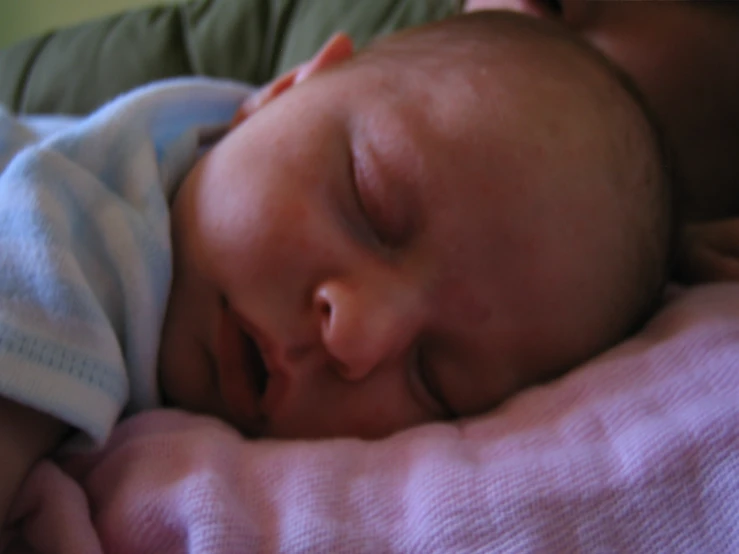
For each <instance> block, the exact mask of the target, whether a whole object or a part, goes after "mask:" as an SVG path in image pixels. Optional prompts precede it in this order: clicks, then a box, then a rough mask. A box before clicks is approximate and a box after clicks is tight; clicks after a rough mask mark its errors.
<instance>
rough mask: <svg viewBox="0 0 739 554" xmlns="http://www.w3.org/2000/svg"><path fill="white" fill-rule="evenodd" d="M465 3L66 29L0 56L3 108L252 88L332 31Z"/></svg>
mask: <svg viewBox="0 0 739 554" xmlns="http://www.w3.org/2000/svg"><path fill="white" fill-rule="evenodd" d="M459 4H460V1H459V0H191V1H189V2H186V3H182V4H174V5H173V4H167V5H163V6H160V7H153V8H143V9H138V10H134V11H130V12H126V13H123V14H120V15H116V16H111V17H107V18H103V19H99V20H95V21H92V22H89V23H84V24H81V25H76V26H73V27H69V28H65V29H60V30H57V31H55V32H52V33H49V34H46V35H44V36H40V37H36V38H32V39H29V40H25V41H23V42H20V43H17V44H15V45H12V46H10V47H8V48H5V49H3V50H0V76H2V78H1V79H0V103H2V104H4V105H5V106H7V107H8V108H9V109H11V110H13V111H16V112H19V113H70V114H79V113H86V112H89V111H90V110H92V109H94V108H95V107H97V106H99V105H100V104H101V103H103V102H105V101H106V100H109V99H110V98H112V97H114V96H115V95H117V94H118V93H120V92H122V91H125V90H128V89H130V88H133V87H135V86H137V85H140V84H142V83H145V82H148V81H152V80H156V79H161V78H165V77H171V76H175V75H193V74H195V75H209V76H216V77H226V78H231V79H238V80H242V81H247V82H250V83H254V84H261V83H264V82H265V81H268V80H269V79H270V78H272V77H273V76H274V75H277V74H279V73H281V72H283V71H285V70H286V69H289V68H291V67H293V66H294V65H295V64H297V63H299V62H301V61H303V60H305V59H306V58H308V57H309V56H310V55H311V54H312V53H313V52H315V51H316V50H317V49H318V48H319V47H320V45H321V44H322V43H323V42H324V41H325V40H326V39H327V38H328V37H329V36H330V35H331V34H332V33H334V32H336V31H338V30H343V31H346V32H348V33H349V34H350V35H351V36H352V37H353V38H354V40H355V42H356V44H357V46H359V47H361V46H362V45H363V44H365V43H366V42H367V41H369V40H370V39H372V38H373V37H375V36H378V35H381V34H385V33H389V32H392V31H394V30H397V29H399V28H402V27H407V26H412V25H417V24H420V23H423V22H427V21H432V20H436V19H440V18H442V17H446V16H448V15H451V14H452V13H455V12H456V11H457V10H458V7H459Z"/></svg>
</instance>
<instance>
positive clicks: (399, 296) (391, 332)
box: [315, 281, 420, 381]
mask: <svg viewBox="0 0 739 554" xmlns="http://www.w3.org/2000/svg"><path fill="white" fill-rule="evenodd" d="M315 304H316V309H317V310H318V311H319V313H320V318H321V335H322V339H323V343H324V345H325V348H326V349H327V350H328V353H329V354H330V355H331V356H332V357H333V358H334V359H335V360H336V361H337V362H338V364H337V366H336V370H337V371H338V372H339V374H340V375H341V376H342V377H343V378H345V379H347V380H351V381H358V380H361V379H363V378H364V377H366V376H367V375H368V374H370V373H371V372H372V371H373V370H374V369H375V368H376V367H378V366H379V365H381V364H383V363H386V362H388V361H392V360H402V359H404V357H405V354H406V353H407V352H408V350H409V348H410V347H411V346H412V344H413V341H414V339H415V337H416V336H417V335H418V330H419V327H420V325H419V323H420V317H419V310H418V309H417V308H416V302H415V299H414V295H413V294H412V292H411V291H407V290H405V289H404V288H403V287H395V288H393V289H391V290H387V289H386V290H382V291H378V293H376V294H373V293H372V291H371V290H362V289H359V288H357V287H353V286H351V285H349V284H347V283H342V282H338V281H334V282H329V283H325V284H324V285H322V286H321V287H320V288H319V289H318V290H317V291H316V295H315Z"/></svg>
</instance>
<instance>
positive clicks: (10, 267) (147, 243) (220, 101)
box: [0, 78, 251, 444]
mask: <svg viewBox="0 0 739 554" xmlns="http://www.w3.org/2000/svg"><path fill="white" fill-rule="evenodd" d="M250 91H251V89H250V88H249V87H247V86H245V85H240V84H236V83H230V82H225V81H214V80H208V79H194V78H189V79H177V80H172V81H164V82H161V83H157V84H153V85H149V86H146V87H144V88H141V89H138V90H136V91H133V92H131V93H128V94H125V95H123V96H121V97H119V98H118V99H116V100H114V101H113V102H111V103H110V104H108V105H106V106H104V107H103V108H101V109H100V110H98V111H97V112H95V113H94V114H92V115H91V116H89V117H86V118H83V119H80V120H74V119H69V118H66V119H53V120H26V121H23V120H18V119H16V118H14V117H13V116H12V115H10V114H9V113H7V112H6V111H4V110H3V109H2V108H0V170H2V173H0V394H1V395H4V396H6V397H9V398H12V399H14V400H16V401H18V402H21V403H23V404H26V405H29V406H32V407H34V408H36V409H39V410H41V411H44V412H47V413H50V414H52V415H54V416H56V417H57V418H59V419H61V420H63V421H65V422H66V423H68V424H69V425H71V426H73V427H76V428H78V429H81V430H82V431H84V432H85V433H86V435H87V436H88V437H89V438H91V439H92V440H93V442H94V443H96V444H100V443H101V442H103V441H104V440H105V439H106V438H107V436H108V434H109V432H110V429H111V427H112V426H113V424H114V423H115V421H116V420H117V419H118V417H119V416H120V415H121V412H122V410H123V409H124V408H126V407H127V408H128V409H130V410H132V411H136V410H140V409H144V408H147V407H152V406H154V405H156V404H157V402H158V392H157V381H156V356H157V349H158V343H159V333H160V328H161V324H162V319H163V317H164V311H165V308H166V301H167V296H168V293H169V285H170V279H171V272H172V264H171V246H170V236H169V199H170V198H171V195H172V194H173V192H174V191H175V189H176V186H177V185H178V183H179V182H180V180H181V179H182V177H183V176H184V175H185V174H186V172H187V171H188V169H189V168H190V167H191V166H192V164H193V163H194V161H195V160H196V158H197V156H198V152H199V149H200V148H201V146H202V143H203V140H204V139H205V138H210V137H212V136H213V135H214V134H216V135H217V134H218V132H222V131H223V130H224V129H225V126H226V125H227V124H228V122H229V121H230V119H231V117H232V115H233V113H234V111H235V110H236V108H237V107H238V105H239V104H240V103H241V102H242V101H243V100H244V98H246V97H247V96H248V95H249V93H250Z"/></svg>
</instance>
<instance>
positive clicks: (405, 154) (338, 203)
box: [0, 13, 672, 516]
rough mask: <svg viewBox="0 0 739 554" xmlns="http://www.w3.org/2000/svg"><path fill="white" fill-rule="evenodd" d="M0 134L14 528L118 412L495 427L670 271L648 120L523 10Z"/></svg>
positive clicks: (4, 429) (254, 427) (276, 421)
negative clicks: (44, 467)
mask: <svg viewBox="0 0 739 554" xmlns="http://www.w3.org/2000/svg"><path fill="white" fill-rule="evenodd" d="M442 45H443V47H441V46H442ZM234 114H235V115H234ZM0 141H2V142H1V143H0V167H2V166H4V170H3V173H2V175H1V176H0V241H2V243H3V247H2V255H1V257H0V259H1V260H2V265H1V266H0V267H1V268H2V273H1V274H0V283H1V284H2V288H1V291H0V356H1V357H2V370H0V393H1V394H2V395H3V396H4V397H5V398H6V400H4V401H2V402H0V449H1V450H2V451H3V452H4V453H5V452H8V455H7V460H9V461H8V463H7V464H6V466H5V467H4V468H3V469H2V470H0V471H2V472H3V473H2V476H1V477H2V484H0V499H5V501H4V503H3V502H0V516H3V515H4V513H5V509H6V508H7V499H9V498H10V497H11V496H12V494H13V492H14V490H15V488H16V487H17V485H18V483H19V482H20V480H21V479H22V476H23V475H24V474H25V472H26V471H27V469H28V467H30V465H31V463H32V462H33V461H34V460H36V459H38V458H39V457H41V456H42V455H43V454H44V453H46V452H48V451H49V449H51V448H53V446H54V445H56V444H58V442H59V440H60V439H61V438H62V436H63V435H64V434H65V433H66V430H67V429H75V430H82V431H83V433H82V435H84V436H85V437H87V438H89V439H92V441H93V442H95V443H98V444H99V443H101V442H103V441H104V440H105V439H106V437H107V435H108V433H109V432H110V429H111V427H112V425H113V424H114V423H115V421H116V420H117V419H118V418H119V417H120V415H121V412H122V410H126V411H128V412H132V411H138V410H142V409H147V408H151V407H155V406H157V405H161V404H165V405H170V406H178V407H181V408H184V409H188V410H192V411H196V412H202V413H207V414H212V415H215V416H217V417H220V418H223V419H225V420H227V421H228V422H230V423H232V424H233V425H235V426H236V427H238V428H239V429H240V430H241V431H242V432H243V433H244V434H245V435H246V436H249V437H262V436H270V437H291V438H299V437H300V438H308V437H310V438H321V437H333V436H347V435H348V436H358V437H362V438H379V437H383V436H387V435H388V434H391V433H393V432H395V431H398V430H400V429H404V428H407V427H409V426H414V425H418V424H422V423H424V422H430V421H436V420H449V419H454V418H460V417H465V416H472V415H475V414H480V413H483V412H485V411H489V410H491V409H492V408H494V407H495V406H497V405H498V404H500V403H501V402H503V401H504V400H505V399H507V398H509V397H510V396H511V395H513V394H514V393H516V392H517V391H519V390H521V389H522V388H524V387H527V386H531V385H533V384H535V383H539V382H543V381H546V380H549V379H552V378H554V377H556V376H558V375H560V374H562V373H563V372H565V371H566V370H567V369H569V368H572V367H574V366H575V365H577V364H579V363H581V362H583V361H584V360H587V359H589V358H591V357H593V356H594V355H596V354H598V353H600V352H602V351H603V350H605V349H607V348H608V347H610V346H611V345H613V344H615V343H617V342H618V341H620V340H622V339H623V338H625V337H626V336H628V335H629V334H630V333H632V332H634V331H635V330H636V329H637V328H638V327H639V326H640V325H641V324H642V323H643V322H644V320H645V319H646V318H647V317H648V316H649V315H650V314H651V312H652V311H653V310H654V309H655V308H656V306H657V305H658V303H659V301H660V297H661V291H662V288H663V286H664V283H665V281H666V279H667V276H668V261H669V250H670V243H671V235H672V233H671V228H672V223H671V215H670V190H669V189H670V183H669V172H668V169H667V168H668V165H667V164H666V163H665V158H664V152H663V148H662V145H661V141H660V138H659V134H658V133H657V131H656V130H655V128H654V126H653V125H652V122H651V118H650V116H649V114H648V112H647V111H646V110H645V107H644V105H643V103H642V102H641V100H640V98H639V97H638V95H637V94H636V93H635V92H634V90H633V89H632V87H631V85H630V84H629V83H628V82H627V81H626V80H625V79H624V78H623V76H622V75H621V74H620V73H618V72H617V71H616V70H614V69H613V67H612V66H610V65H609V64H608V63H606V62H605V61H604V59H602V58H601V57H600V56H599V55H598V54H596V53H595V52H594V51H593V50H591V49H590V48H589V47H587V46H586V45H584V44H581V43H580V42H576V41H575V40H573V39H572V38H571V37H570V36H568V35H566V34H565V33H564V32H563V31H561V30H560V29H559V28H558V27H556V26H554V25H552V24H550V23H546V22H542V21H535V20H529V19H527V18H524V17H520V16H516V15H513V14H490V13H479V14H470V15H466V16H462V17H458V18H453V19H449V20H446V21H444V22H440V23H436V24H432V25H429V26H425V27H421V28H418V29H413V30H409V31H405V32H402V33H399V34H397V35H394V36H392V37H390V38H385V39H383V40H380V41H378V42H376V43H374V44H372V45H370V46H368V47H367V48H365V49H363V50H361V51H360V52H358V53H356V54H355V53H353V49H352V44H351V41H350V39H349V38H348V37H346V36H345V35H337V36H335V37H334V38H333V39H331V40H330V41H329V42H328V43H327V44H326V45H325V46H324V47H323V49H322V50H321V51H320V52H319V53H318V54H316V55H315V56H314V57H313V58H312V59H311V60H309V61H307V62H305V63H304V64H302V65H301V66H299V67H297V68H296V69H294V70H293V71H291V72H290V73H288V74H286V75H283V76H281V77H279V78H278V79H276V80H275V81H273V82H272V83H270V84H268V85H267V86H265V87H263V88H262V89H260V90H259V91H257V92H255V93H252V92H251V90H250V89H248V88H247V87H244V86H242V85H238V84H235V83H225V82H218V81H210V80H205V79H187V80H175V81H171V82H164V83H159V84H154V85H150V86H148V87H145V88H143V89H139V90H137V91H134V92H131V93H129V94H127V95H124V96H123V97H121V98H119V99H117V100H115V101H114V102H112V103H111V104H109V105H107V106H105V107H103V108H101V109H100V110H99V111H98V112H96V113H94V114H92V115H91V116H89V117H87V118H84V119H82V120H80V121H68V120H64V121H51V122H48V121H47V122H43V125H42V122H39V121H35V120H27V121H22V120H20V121H19V120H17V119H13V118H12V117H11V116H9V115H7V114H3V115H2V117H0ZM170 231H171V233H170ZM4 455H5V454H4Z"/></svg>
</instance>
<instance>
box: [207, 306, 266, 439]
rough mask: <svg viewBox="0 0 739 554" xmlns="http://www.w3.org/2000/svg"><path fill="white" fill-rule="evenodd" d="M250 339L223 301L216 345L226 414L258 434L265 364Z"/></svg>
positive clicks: (261, 425)
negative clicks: (261, 386)
mask: <svg viewBox="0 0 739 554" xmlns="http://www.w3.org/2000/svg"><path fill="white" fill-rule="evenodd" d="M250 340H251V339H250V337H248V336H246V335H245V334H244V332H243V331H242V326H241V323H240V318H238V316H237V315H236V314H235V313H234V312H233V311H232V310H231V308H230V307H229V306H228V304H227V303H225V302H224V303H223V306H222V309H221V313H220V317H219V322H218V330H217V335H216V345H215V350H216V352H215V353H216V356H215V357H216V375H217V376H218V390H219V393H220V396H221V398H222V400H223V403H224V404H225V411H226V414H227V417H228V418H229V419H230V420H231V421H232V422H233V423H234V424H236V425H237V426H238V427H239V428H240V429H242V430H243V431H244V432H245V433H247V434H249V435H259V434H260V432H261V429H262V427H263V425H264V414H263V413H262V412H261V410H260V406H259V404H260V402H261V396H262V395H261V391H260V380H261V379H263V378H264V376H263V375H262V374H263V373H264V368H263V367H261V359H260V356H259V348H258V346H257V345H256V344H254V343H252V344H250ZM219 411H220V410H219Z"/></svg>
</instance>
